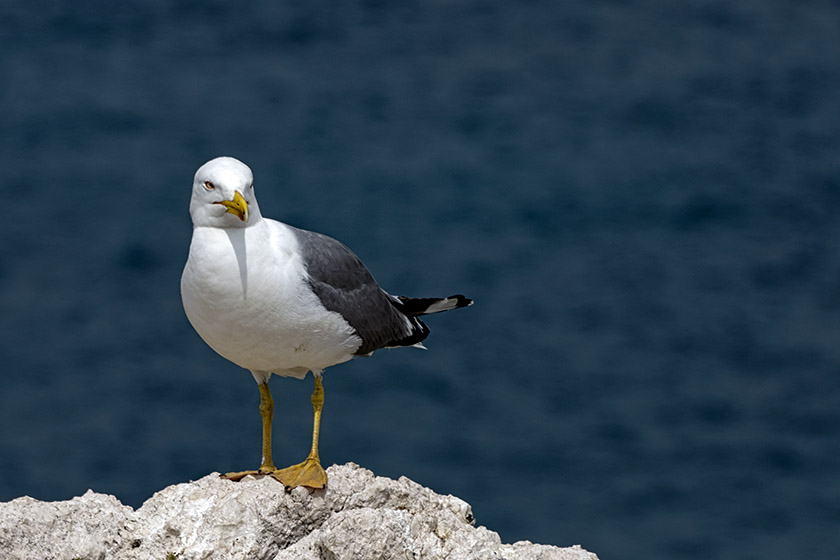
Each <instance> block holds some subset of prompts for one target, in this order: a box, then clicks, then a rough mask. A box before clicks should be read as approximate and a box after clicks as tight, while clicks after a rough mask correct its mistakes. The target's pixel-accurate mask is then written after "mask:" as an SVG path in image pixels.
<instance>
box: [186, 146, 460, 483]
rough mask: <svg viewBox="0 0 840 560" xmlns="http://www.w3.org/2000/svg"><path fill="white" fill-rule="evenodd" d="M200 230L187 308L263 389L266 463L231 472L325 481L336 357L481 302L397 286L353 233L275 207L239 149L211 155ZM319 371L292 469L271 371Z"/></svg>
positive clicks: (407, 341) (204, 171)
mask: <svg viewBox="0 0 840 560" xmlns="http://www.w3.org/2000/svg"><path fill="white" fill-rule="evenodd" d="M190 216H191V217H192V222H193V235H192V242H191V243H190V253H189V258H188V259H187V264H186V266H185V267H184V273H183V275H182V277H181V299H182V301H183V303H184V310H185V311H186V314H187V318H188V319H189V321H190V323H191V324H192V326H193V327H194V328H195V330H196V332H198V334H199V335H200V336H201V338H202V339H204V341H205V342H206V343H207V344H208V345H209V346H210V347H211V348H213V350H215V351H216V352H218V353H219V354H221V355H222V356H223V357H225V358H227V359H228V360H230V361H231V362H233V363H235V364H236V365H238V366H240V367H243V368H245V369H247V370H249V371H250V372H251V375H253V376H254V380H256V382H257V384H258V386H259V390H260V415H261V416H262V464H261V465H260V467H259V469H257V470H251V471H241V472H232V473H227V474H225V475H223V476H224V477H225V478H228V479H230V480H241V479H242V478H244V477H245V476H247V475H255V474H263V475H269V476H271V477H273V478H275V479H277V480H279V481H280V482H282V483H283V484H284V485H286V486H288V487H294V486H306V487H309V488H323V487H324V486H326V484H327V473H326V471H324V469H323V467H322V466H321V463H320V460H319V458H318V433H319V427H320V421H321V408H322V407H323V404H324V388H323V384H322V381H321V377H322V374H323V371H324V369H325V368H327V367H329V366H332V365H335V364H340V363H342V362H346V361H348V360H350V359H351V358H354V357H356V356H369V355H371V354H372V353H373V352H374V351H375V350H378V349H379V348H390V347H397V346H415V347H419V348H423V345H422V341H423V339H425V338H426V336H427V335H428V334H429V328H428V327H427V326H426V325H425V324H424V323H423V322H422V321H421V320H420V319H419V317H420V316H422V315H428V314H430V313H439V312H441V311H448V310H450V309H457V308H459V307H466V306H468V305H471V304H472V300H470V299H468V298H466V297H464V296H462V295H460V294H458V295H453V296H449V297H446V298H407V297H402V296H392V295H390V294H388V293H387V292H385V291H384V290H383V289H382V288H380V287H379V285H378V284H377V283H376V280H374V278H373V276H372V275H371V273H370V271H368V269H367V268H366V267H365V265H364V264H362V261H360V260H359V258H358V257H357V256H356V255H355V254H354V253H353V252H352V251H351V250H350V249H348V248H347V247H346V246H345V245H344V244H342V243H340V242H339V241H336V240H335V239H333V238H331V237H327V236H326V235H321V234H319V233H315V232H311V231H306V230H302V229H298V228H295V227H292V226H289V225H286V224H284V223H281V222H278V221H275V220H271V219H269V218H263V217H262V215H261V214H260V208H259V206H258V205H257V199H256V197H255V196H254V178H253V174H252V173H251V169H250V168H249V167H248V166H247V165H245V164H244V163H242V162H241V161H239V160H237V159H234V158H231V157H219V158H215V159H213V160H210V161H208V162H207V163H205V164H204V165H202V166H201V167H200V168H199V169H198V171H197V172H196V174H195V180H194V181H193V187H192V198H191V200H190ZM310 371H311V372H312V373H313V375H314V377H315V390H314V391H313V393H312V407H313V409H314V425H313V429H312V449H311V451H310V453H309V456H307V458H306V459H305V460H304V461H303V462H302V463H299V464H297V465H293V466H291V467H287V468H285V469H278V468H277V467H275V466H274V462H273V461H272V458H271V420H272V416H273V409H274V403H273V400H272V398H271V392H270V391H269V389H268V381H269V378H270V377H271V374H272V373H273V374H276V375H280V376H283V377H296V378H298V379H303V378H304V377H305V376H306V374H307V373H308V372H310Z"/></svg>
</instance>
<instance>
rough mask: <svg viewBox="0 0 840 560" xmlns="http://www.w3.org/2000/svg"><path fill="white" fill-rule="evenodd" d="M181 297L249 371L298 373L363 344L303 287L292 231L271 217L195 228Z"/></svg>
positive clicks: (214, 341)
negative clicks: (242, 223) (249, 222)
mask: <svg viewBox="0 0 840 560" xmlns="http://www.w3.org/2000/svg"><path fill="white" fill-rule="evenodd" d="M181 298H182V300H183V303H184V310H185V311H186V314H187V318H188V319H189V321H190V323H192V326H193V327H194V328H195V330H196V331H197V332H198V334H199V335H200V336H201V338H203V339H204V341H205V342H206V343H207V344H208V345H210V347H211V348H213V349H214V350H215V351H216V352H218V353H219V354H221V355H222V356H224V357H225V358H227V359H228V360H230V361H232V362H234V363H235V364H237V365H239V366H241V367H243V368H246V369H249V370H251V371H259V372H272V373H277V374H279V375H291V376H295V377H302V376H303V375H305V374H306V372H307V371H309V370H314V371H320V370H322V369H324V368H326V367H328V366H331V365H334V364H337V363H341V362H345V361H347V360H349V359H351V358H352V357H353V355H354V352H355V351H356V350H357V349H358V348H359V346H360V345H361V339H360V338H359V337H358V336H357V335H356V334H354V331H353V328H352V327H351V326H350V325H349V324H348V323H347V322H346V321H345V320H344V319H343V318H342V317H341V315H339V314H338V313H334V312H332V311H328V310H327V309H325V308H324V306H323V305H321V302H320V301H319V300H318V298H317V296H316V295H315V294H314V293H313V292H312V290H311V289H310V288H309V284H308V282H307V276H306V269H305V267H304V264H303V262H302V261H301V258H300V254H299V253H298V252H297V242H296V240H295V237H294V235H293V234H292V232H291V231H289V229H288V228H287V227H286V226H285V225H284V224H281V223H279V222H275V221H273V220H268V219H262V220H260V221H258V222H257V223H255V224H253V225H251V226H250V227H247V228H232V229H222V228H213V227H199V228H195V229H194V230H193V237H192V243H191V244H190V254H189V258H188V260H187V264H186V267H185V268H184V273H183V275H182V277H181Z"/></svg>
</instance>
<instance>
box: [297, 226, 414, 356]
mask: <svg viewBox="0 0 840 560" xmlns="http://www.w3.org/2000/svg"><path fill="white" fill-rule="evenodd" d="M289 228H290V229H291V230H292V232H294V234H295V237H296V238H297V241H298V244H299V246H300V250H301V253H302V256H303V262H304V265H305V266H306V271H307V273H308V274H309V284H310V286H311V287H312V291H313V292H315V295H317V296H318V298H319V299H320V300H321V303H322V304H323V306H324V307H326V308H327V309H329V310H330V311H334V312H336V313H339V314H340V315H341V316H342V317H344V319H345V320H346V321H347V322H348V323H350V326H352V327H353V328H354V329H355V330H356V333H357V334H358V335H359V337H361V339H362V345H361V346H360V347H359V349H358V350H356V354H357V355H365V354H370V353H371V352H373V351H374V350H376V349H378V348H385V347H387V346H411V345H412V344H417V343H419V342H421V341H422V340H423V339H424V338H426V336H428V334H429V328H428V327H427V326H426V325H425V324H424V323H423V322H422V321H421V320H420V319H418V318H416V317H409V316H407V315H406V314H404V313H403V312H402V311H401V308H402V307H403V304H402V302H400V300H399V299H396V298H392V297H391V296H390V295H388V294H387V293H385V291H383V290H382V288H380V287H379V284H377V283H376V280H375V279H374V278H373V275H372V274H371V273H370V271H369V270H368V269H367V267H365V265H364V264H363V263H362V261H361V260H360V259H359V257H357V256H356V255H355V253H353V251H351V250H350V249H349V248H348V247H347V246H346V245H344V244H343V243H341V242H340V241H337V240H335V239H333V238H332V237H328V236H326V235H322V234H320V233H315V232H313V231H307V230H305V229H298V228H295V227H292V226H289Z"/></svg>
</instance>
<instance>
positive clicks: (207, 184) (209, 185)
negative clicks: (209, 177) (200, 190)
mask: <svg viewBox="0 0 840 560" xmlns="http://www.w3.org/2000/svg"><path fill="white" fill-rule="evenodd" d="M204 188H205V189H207V190H208V191H212V190H213V189H215V188H216V185H214V184H213V183H211V182H210V181H204Z"/></svg>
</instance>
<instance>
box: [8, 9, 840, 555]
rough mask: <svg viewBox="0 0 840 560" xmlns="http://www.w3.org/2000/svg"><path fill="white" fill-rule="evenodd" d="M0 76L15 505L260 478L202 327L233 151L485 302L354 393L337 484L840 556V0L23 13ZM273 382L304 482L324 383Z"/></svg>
mask: <svg viewBox="0 0 840 560" xmlns="http://www.w3.org/2000/svg"><path fill="white" fill-rule="evenodd" d="M396 4H398V5H396ZM0 76H2V79H0V108H2V114H0V195H1V196H0V201H2V202H0V204H2V219H0V233H2V237H0V353H2V360H0V364H2V365H0V500H8V499H11V498H14V497H16V496H20V495H23V494H28V495H31V496H34V497H36V498H40V499H46V500H55V499H67V498H70V497H71V496H74V495H79V494H81V493H83V492H84V491H85V490H87V489H88V488H93V489H95V490H97V491H99V492H106V493H113V494H115V495H116V496H118V497H119V498H120V499H121V500H123V501H124V502H126V503H129V504H132V505H135V506H137V505H139V504H141V503H142V501H143V500H144V499H146V498H147V497H149V496H150V495H151V494H152V493H153V492H154V491H155V490H157V489H160V488H162V487H164V486H166V485H169V484H173V483H176V482H182V481H185V480H188V479H195V478H198V477H201V476H203V475H205V474H207V473H208V472H211V471H224V470H229V469H241V468H248V467H254V466H256V465H257V463H258V462H259V416H258V412H257V401H258V393H257V390H256V386H255V384H254V382H253V381H252V379H251V376H250V375H249V374H248V373H247V372H244V371H240V370H238V369H237V368H236V367H235V366H233V365H231V364H229V363H227V362H226V361H225V360H223V359H221V358H219V357H218V356H216V355H215V354H214V353H213V352H212V351H211V350H210V349H209V348H207V347H206V346H205V345H204V343H203V342H202V341H201V340H200V339H199V338H198V336H197V335H196V334H195V333H194V332H193V331H192V329H191V327H190V326H189V324H188V323H187V321H186V318H185V317H184V314H183V312H182V309H181V303H180V296H179V279H180V272H181V267H182V265H183V262H184V260H185V258H186V253H187V247H188V244H189V238H190V233H191V226H190V222H189V216H188V213H187V205H188V200H189V194H190V184H191V181H192V175H193V173H194V171H195V169H196V168H197V167H198V166H199V165H200V164H201V163H203V162H204V161H206V160H207V159H210V158H211V157H214V156H217V155H222V154H226V155H233V156H236V157H239V158H240V159H242V160H243V161H245V162H246V163H248V164H249V165H250V166H251V167H252V168H253V170H254V173H255V176H256V188H257V193H258V195H259V197H260V207H261V208H262V210H263V213H264V214H266V215H268V216H271V217H275V218H278V219H282V220H284V221H287V222H289V223H292V224H294V225H297V226H300V227H305V228H309V229H316V230H319V231H322V232H325V233H328V234H331V235H333V236H335V237H338V238H340V239H342V240H344V241H345V242H346V243H347V244H349V245H350V246H351V247H353V248H354V249H355V250H356V252H357V253H358V254H359V255H360V256H361V257H362V258H363V259H364V260H365V262H366V263H367V264H368V265H369V267H370V268H371V269H372V270H373V272H374V273H375V274H376V276H377V278H378V279H379V281H380V283H381V284H382V285H383V286H384V287H386V288H387V289H389V290H390V291H392V292H394V293H399V294H406V295H417V296H424V295H445V294H449V293H453V292H463V293H466V294H468V295H469V296H471V297H473V298H475V300H476V302H477V303H476V305H475V306H473V307H472V308H470V309H467V310H461V311H458V312H453V313H448V314H444V315H440V316H436V317H433V318H431V319H430V321H429V323H430V325H431V327H432V331H433V332H432V335H431V337H430V338H429V339H428V341H427V342H428V344H427V345H428V346H429V349H430V350H429V351H428V352H421V351H415V350H399V351H382V352H379V353H378V354H377V355H376V356H375V357H373V358H371V359H363V360H362V359H360V360H356V361H354V362H352V363H349V364H345V365H342V366H337V367H335V368H333V369H331V370H329V371H327V376H326V379H325V386H326V391H327V393H326V405H325V410H324V418H323V433H322V446H321V455H322V458H323V460H324V462H325V463H328V464H330V463H343V462H346V461H355V462H357V463H359V464H361V465H363V466H365V467H368V468H371V469H372V470H374V471H375V472H376V473H378V474H381V475H387V476H391V477H397V476H400V475H407V476H409V477H410V478H412V479H414V480H416V481H418V482H420V483H422V484H425V485H428V486H430V487H432V488H434V489H435V490H437V491H439V492H443V493H452V494H456V495H458V496H460V497H462V498H464V499H465V500H467V501H469V502H470V503H472V504H473V507H474V510H475V514H476V517H477V519H478V523H479V524H483V525H486V526H488V527H490V528H491V529H494V530H497V531H499V532H500V533H501V536H502V539H503V540H505V541H507V542H511V541H515V540H519V539H530V540H533V541H537V542H544V543H550V544H557V545H571V544H575V543H580V544H582V545H583V546H585V547H586V548H588V549H591V550H593V551H595V552H597V553H599V554H600V555H601V557H602V558H604V559H607V558H622V559H625V560H626V559H641V558H645V559H646V560H649V559H652V558H656V559H660V558H661V559H663V560H664V559H672V558H686V559H692V558H702V559H719V558H720V559H723V558H726V559H753V558H761V559H762V560H771V559H782V558H790V557H797V558H798V557H813V558H830V557H836V555H837V554H838V552H840V533H838V530H837V529H838V527H840V375H838V373H839V372H838V370H839V369H840V344H838V341H839V340H840V246H839V245H838V240H839V239H840V231H838V230H840V95H838V92H840V6H838V5H837V3H836V2H827V1H826V2H819V1H814V2H807V3H794V2H782V1H768V0H762V1H758V0H754V1H753V0H745V1H742V2H737V3H734V2H725V1H722V0H707V1H702V2H690V3H685V2H668V1H665V0H650V1H643V0H637V1H633V0H627V1H618V0H614V1H601V2H592V1H578V2H564V3H559V2H540V1H523V2H507V3H500V2H477V1H472V2H471V1H467V0H461V1H448V2H400V3H388V2H379V1H376V0H368V1H365V2H353V3H342V4H340V3H335V2H319V1H315V2H312V1H310V2H273V1H265V2H249V3H245V4H242V5H238V7H234V3H229V2H178V3H170V2H162V1H157V2H148V1H145V2H121V3H119V4H115V3H112V2H83V3H81V2H80V3H69V2H42V3H34V2H23V1H12V2H6V3H5V4H4V6H3V7H2V8H0ZM272 387H273V390H274V394H275V398H276V408H275V458H276V459H277V461H278V463H291V462H297V461H299V460H300V459H301V458H302V457H303V455H304V454H305V452H306V450H307V448H308V442H309V430H310V426H311V407H310V404H309V393H310V391H311V380H306V381H304V382H300V381H295V380H284V379H275V380H274V381H273V383H272Z"/></svg>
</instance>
